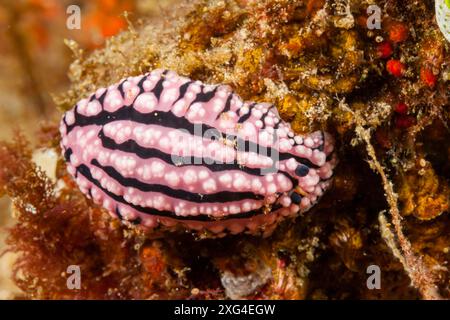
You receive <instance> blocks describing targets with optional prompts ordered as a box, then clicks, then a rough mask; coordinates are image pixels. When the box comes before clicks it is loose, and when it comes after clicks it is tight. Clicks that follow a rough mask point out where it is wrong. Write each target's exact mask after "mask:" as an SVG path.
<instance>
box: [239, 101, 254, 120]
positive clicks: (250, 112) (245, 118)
mask: <svg viewBox="0 0 450 320" xmlns="http://www.w3.org/2000/svg"><path fill="white" fill-rule="evenodd" d="M255 105H256V102H254V103H252V104H251V105H249V106H248V112H247V113H246V114H244V115H243V116H242V117H240V118H239V120H238V121H237V122H238V123H243V122H245V121H247V120H248V118H250V116H251V115H252V108H253V106H255Z"/></svg>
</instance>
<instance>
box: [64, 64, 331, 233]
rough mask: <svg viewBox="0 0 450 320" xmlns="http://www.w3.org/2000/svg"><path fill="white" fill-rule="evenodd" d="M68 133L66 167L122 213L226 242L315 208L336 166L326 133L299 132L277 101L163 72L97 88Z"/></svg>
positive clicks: (70, 114) (71, 115) (67, 119)
mask: <svg viewBox="0 0 450 320" xmlns="http://www.w3.org/2000/svg"><path fill="white" fill-rule="evenodd" d="M60 132H61V136H62V139H61V148H62V151H63V155H64V158H65V160H66V161H67V170H68V171H69V173H70V174H71V175H72V176H73V177H74V179H75V180H76V182H77V184H78V186H79V188H80V189H81V191H82V192H83V193H84V194H85V195H86V196H88V197H89V198H91V199H93V201H94V202H95V203H97V204H99V205H102V206H103V207H104V208H106V209H107V210H108V211H109V212H110V214H111V215H113V216H114V217H118V218H120V219H122V220H127V221H129V222H131V223H133V224H139V225H141V226H144V227H147V228H155V227H157V226H161V227H163V228H168V229H175V228H180V227H181V228H183V229H186V230H197V231H209V232H210V233H211V235H212V236H214V235H215V236H218V237H220V236H223V235H226V234H227V233H232V234H237V233H241V232H245V233H249V234H262V235H268V234H270V233H271V231H272V230H273V229H274V227H275V226H276V225H277V223H278V222H279V221H281V220H283V219H284V218H286V217H294V216H296V215H298V214H299V213H301V212H304V211H306V210H308V209H309V208H311V207H312V206H313V205H314V204H315V203H316V202H317V201H318V200H319V198H320V197H321V196H322V194H323V193H324V192H325V191H326V189H327V188H329V186H330V184H331V180H332V175H333V169H334V166H335V164H336V161H337V160H336V156H335V154H334V152H333V149H334V143H333V139H332V137H331V136H330V135H329V134H328V133H326V132H323V131H317V132H313V133H311V134H307V135H296V134H294V132H293V131H292V129H291V127H290V125H289V124H288V123H286V122H284V121H283V120H282V119H281V118H280V117H279V115H278V112H277V110H276V108H275V106H274V105H272V104H269V103H255V102H244V101H242V100H241V98H240V97H239V96H238V95H237V94H236V93H235V92H233V91H232V90H231V88H230V87H229V86H227V85H208V84H204V83H202V82H200V81H193V80H191V79H189V78H186V77H182V76H179V75H177V74H176V73H175V72H173V71H168V70H160V69H158V70H154V71H152V72H149V73H147V74H145V75H141V76H137V77H129V78H126V79H123V80H122V81H120V82H119V83H117V84H114V85H111V86H109V87H108V88H102V89H98V90H97V91H96V92H95V93H93V94H91V95H90V96H89V97H88V98H86V99H83V100H81V101H79V102H78V103H77V104H76V105H75V106H74V108H72V109H71V110H69V111H67V112H66V113H65V114H64V116H63V118H62V121H61V125H60Z"/></svg>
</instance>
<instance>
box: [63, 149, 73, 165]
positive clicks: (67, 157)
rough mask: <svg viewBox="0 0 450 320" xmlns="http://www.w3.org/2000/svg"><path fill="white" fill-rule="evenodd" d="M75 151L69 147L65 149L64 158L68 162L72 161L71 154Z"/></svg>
mask: <svg viewBox="0 0 450 320" xmlns="http://www.w3.org/2000/svg"><path fill="white" fill-rule="evenodd" d="M72 153H73V151H72V149H71V148H68V149H67V150H65V151H64V159H65V160H66V161H67V162H70V156H71V155H72Z"/></svg>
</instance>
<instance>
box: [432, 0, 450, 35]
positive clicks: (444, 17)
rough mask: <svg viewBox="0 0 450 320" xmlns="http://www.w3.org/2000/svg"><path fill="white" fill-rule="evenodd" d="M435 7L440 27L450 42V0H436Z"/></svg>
mask: <svg viewBox="0 0 450 320" xmlns="http://www.w3.org/2000/svg"><path fill="white" fill-rule="evenodd" d="M435 9H436V21H437V23H438V26H439V29H440V30H441V32H442V34H443V35H444V37H445V38H446V39H447V41H449V42H450V0H436V1H435Z"/></svg>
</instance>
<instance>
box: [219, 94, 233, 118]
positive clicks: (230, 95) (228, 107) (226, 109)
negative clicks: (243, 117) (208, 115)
mask: <svg viewBox="0 0 450 320" xmlns="http://www.w3.org/2000/svg"><path fill="white" fill-rule="evenodd" d="M232 98H233V94H232V93H230V94H229V96H228V98H227V101H226V102H225V107H224V108H223V110H222V112H219V114H218V115H217V117H216V120H217V119H219V118H220V116H221V115H222V114H224V113H227V112H228V111H230V107H231V99H232Z"/></svg>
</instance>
